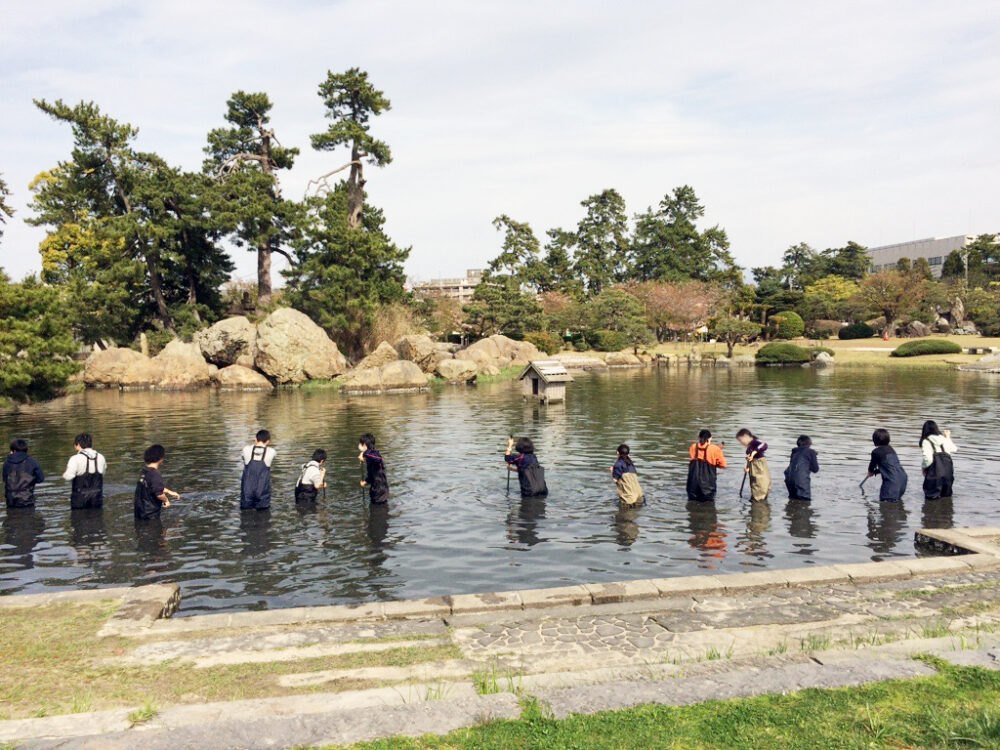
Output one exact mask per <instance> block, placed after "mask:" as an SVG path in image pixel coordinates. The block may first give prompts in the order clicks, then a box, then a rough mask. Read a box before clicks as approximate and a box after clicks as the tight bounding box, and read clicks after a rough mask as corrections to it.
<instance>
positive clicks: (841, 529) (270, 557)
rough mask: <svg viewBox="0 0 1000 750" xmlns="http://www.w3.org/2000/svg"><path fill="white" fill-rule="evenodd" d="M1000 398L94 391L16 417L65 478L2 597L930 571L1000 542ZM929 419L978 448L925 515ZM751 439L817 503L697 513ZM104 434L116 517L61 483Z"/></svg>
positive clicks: (870, 392) (924, 377)
mask: <svg viewBox="0 0 1000 750" xmlns="http://www.w3.org/2000/svg"><path fill="white" fill-rule="evenodd" d="M998 387H1000V379H991V378H984V377H980V376H978V375H974V374H964V373H942V372H937V371H933V372H907V373H903V374H900V373H895V372H861V371H854V372H852V371H850V370H841V371H810V370H797V369H796V370H760V371H757V370H753V369H733V370H727V369H721V368H720V369H719V370H692V371H686V370H681V371H660V372H651V371H633V372H624V373H612V374H601V375H584V376H580V377H578V378H577V380H576V382H575V383H573V384H572V385H571V386H570V391H569V398H568V400H567V401H566V403H565V404H559V405H552V406H548V407H543V406H539V405H537V404H534V403H530V402H524V401H523V400H522V399H521V398H520V395H519V391H518V389H517V386H516V384H512V383H506V384H498V385H492V386H485V387H481V388H478V389H461V388H446V389H441V390H437V391H434V392H432V393H429V394H407V395H400V396H386V397H345V396H343V395H340V394H335V393H323V392H316V393H302V392H296V391H282V392H279V393H274V394H267V393H247V394H240V393H221V392H216V391H200V392H195V393H169V394H165V393H120V392H117V391H90V392H87V393H84V394H78V395H75V396H72V397H70V398H67V399H64V400H60V401H57V402H52V403H49V404H42V405H37V406H34V407H32V408H30V409H28V410H26V411H23V412H21V413H19V414H17V415H7V416H2V417H0V439H8V438H9V437H12V436H14V435H17V436H19V437H25V438H27V439H28V440H29V441H30V442H31V446H32V453H33V454H34V455H36V456H37V457H38V459H39V460H40V461H41V463H42V466H43V467H44V469H45V470H46V473H47V474H48V475H49V476H51V477H54V478H55V479H54V480H53V481H50V482H47V483H46V484H43V485H40V486H39V488H38V492H37V498H38V505H37V507H36V508H35V509H25V510H23V511H18V510H12V511H7V510H4V511H0V512H3V514H4V515H3V520H2V526H0V591H3V592H5V593H9V592H37V591H43V590H46V589H57V588H67V587H73V586H101V585H111V584H135V583H151V582H163V581H177V582H179V583H180V584H181V586H182V588H183V600H182V605H181V606H182V612H181V613H182V614H190V613H195V612H205V611H217V610H225V609H240V608H265V607H279V606H290V605H302V604H316V603H334V602H352V601H360V600H366V599H387V598H399V597H407V596H428V595H436V594H446V593H452V592H463V591H488V590H495V589H510V588H519V587H536V586H553V585H564V584H567V583H579V582H585V581H602V580H603V581H608V580H619V579H626V578H640V577H658V576H666V575H685V574H695V573H699V572H732V571H739V570H745V569H747V568H748V567H750V568H761V567H778V566H783V567H788V566H795V565H815V564H829V563H833V562H843V561H863V560H871V559H885V558H891V557H894V556H900V555H905V556H910V555H913V554H914V549H913V542H912V539H913V531H914V529H915V528H917V527H919V526H929V527H944V528H947V527H950V526H952V525H995V524H996V523H997V511H996V508H997V505H996V501H997V496H998V489H1000V469H998V466H997V464H996V462H995V460H994V459H993V457H992V456H991V455H990V454H989V451H990V446H995V445H996V444H997V443H998V442H1000V426H998V424H997V420H996V395H997V390H998ZM927 418H934V419H937V420H938V421H939V422H940V423H941V424H942V426H947V427H950V428H951V429H952V430H953V432H954V435H955V438H956V441H957V442H958V443H959V444H960V446H961V448H962V451H961V452H960V453H959V454H957V455H956V457H955V465H956V474H957V478H958V482H957V484H956V493H957V494H956V496H955V498H954V499H946V500H935V501H927V502H923V498H922V497H920V495H919V482H915V481H913V478H914V477H918V476H919V474H920V468H919V466H920V457H919V450H918V448H917V445H916V443H917V438H918V436H919V432H920V426H921V424H922V423H923V421H924V420H925V419H927ZM744 426H746V427H750V428H752V429H753V430H754V432H755V433H756V434H758V435H761V436H762V437H763V438H764V439H765V440H767V441H768V442H769V443H770V445H771V451H770V454H769V455H770V458H771V463H772V467H773V469H774V470H775V471H776V472H780V471H781V470H782V469H783V468H784V461H785V459H786V458H787V456H788V453H789V452H790V451H791V449H792V447H794V440H795V438H796V437H797V436H798V435H799V434H801V433H803V432H806V433H809V434H810V435H811V436H812V438H813V442H814V445H815V447H816V449H817V451H818V452H819V460H820V466H821V470H820V473H819V474H818V475H816V476H815V477H814V479H813V497H814V499H813V501H812V502H811V503H805V502H801V501H788V500H787V499H786V497H785V494H784V492H783V491H782V488H780V487H778V486H777V485H776V488H775V491H774V492H773V493H772V496H771V497H770V499H769V502H767V503H756V504H752V503H749V502H746V501H741V500H740V498H739V497H738V490H739V480H740V479H741V475H740V472H739V471H738V469H736V470H734V469H733V468H730V469H727V470H723V471H720V474H719V494H718V501H717V502H716V503H715V504H699V503H687V502H686V495H685V490H684V484H685V478H686V470H687V446H688V444H689V443H690V442H691V441H692V440H693V439H694V437H695V435H696V434H697V432H698V430H699V429H700V428H702V427H707V428H709V429H711V430H712V431H713V432H715V433H716V434H717V435H719V436H720V437H721V438H722V439H728V440H729V442H730V446H729V448H728V450H727V453H728V454H729V458H730V459H731V460H732V459H735V458H737V457H738V453H739V452H738V451H737V450H735V447H736V446H735V443H734V441H733V440H732V439H731V438H729V436H730V435H732V434H734V433H735V431H736V430H737V429H738V428H740V427H744ZM880 426H886V427H888V428H889V429H890V430H891V432H892V437H893V445H894V446H895V447H896V450H897V452H898V453H899V455H900V459H901V461H902V462H903V465H904V467H905V468H906V469H907V471H908V472H909V474H910V476H911V489H910V493H909V494H908V495H907V496H906V497H905V499H904V501H903V503H901V504H888V503H879V502H878V501H877V499H875V498H877V495H878V493H877V487H874V488H866V489H868V490H869V492H868V493H867V495H865V496H863V495H862V494H861V493H860V492H859V491H858V482H859V481H860V479H861V477H863V476H864V472H865V468H866V465H867V456H868V454H869V452H870V450H871V441H870V435H871V432H872V430H873V429H874V428H875V427H880ZM260 427H267V428H268V429H270V430H271V433H272V435H273V436H274V444H275V447H276V448H277V449H278V459H277V461H276V462H275V465H274V474H273V485H274V501H273V504H272V510H271V512H270V513H256V512H254V513H249V514H241V513H240V512H239V510H238V506H239V475H240V463H239V451H240V449H241V448H242V446H243V445H244V444H246V443H247V442H248V441H249V439H250V436H251V435H252V434H253V433H254V432H255V431H256V430H257V429H258V428H260ZM84 430H86V431H90V432H92V433H94V435H95V439H96V447H97V448H98V449H99V450H100V451H101V452H102V453H104V454H105V455H106V456H107V458H108V465H109V470H108V475H107V477H106V482H105V487H106V492H107V498H106V501H105V507H104V509H103V511H96V512H95V511H83V512H73V513H71V512H70V510H69V507H68V506H69V497H68V496H69V490H68V486H66V485H65V484H63V483H62V481H61V480H59V479H58V475H59V473H61V471H62V468H63V466H64V465H65V461H66V459H67V458H68V456H69V453H70V452H71V447H72V446H71V445H70V443H71V442H72V438H73V435H75V434H76V433H77V432H80V431H84ZM367 431H372V432H374V433H375V434H376V435H377V437H378V439H379V445H380V448H382V450H383V453H384V454H385V457H386V461H387V465H388V471H389V475H390V476H389V480H390V485H391V487H392V497H391V499H390V502H389V504H388V505H387V506H376V507H374V508H370V507H368V506H367V504H366V503H365V502H364V499H363V492H362V490H361V489H360V488H359V487H358V465H357V461H356V459H355V455H356V445H357V437H358V435H359V434H360V433H361V432H367ZM510 432H514V433H515V434H518V435H520V434H529V435H531V436H532V437H533V438H534V440H535V444H536V446H537V448H538V453H539V456H540V458H541V461H542V464H543V465H544V466H545V468H546V474H547V478H548V483H549V487H550V494H549V496H548V497H547V498H531V499H525V500H522V499H521V498H520V497H518V496H517V495H516V491H515V493H512V495H510V496H508V495H507V493H506V484H507V475H506V471H505V469H504V467H503V464H502V461H501V460H500V453H499V451H500V450H501V448H502V446H503V443H504V440H505V438H506V436H507V435H508V434H509V433H510ZM152 442H161V443H163V444H164V445H165V446H166V448H167V464H166V465H165V467H164V476H165V479H166V483H167V485H168V486H170V487H171V488H173V489H177V490H178V491H180V492H181V493H182V499H181V500H180V501H179V502H177V503H176V504H175V506H174V507H172V508H169V509H167V510H165V511H164V512H163V515H162V518H161V519H160V521H152V522H146V523H139V524H137V523H135V522H134V521H133V518H132V507H131V506H132V489H133V487H134V486H135V478H136V475H137V473H138V471H139V469H140V467H141V465H142V451H143V449H144V448H145V447H146V446H147V445H149V444H150V443H152ZM620 442H627V443H629V445H630V446H631V447H632V455H633V456H634V458H635V460H636V464H637V466H638V471H639V475H640V480H641V482H642V485H643V489H644V491H645V493H646V497H647V503H646V504H645V505H643V506H641V507H639V508H625V507H621V506H620V505H619V504H618V502H617V497H616V494H615V490H614V487H613V485H612V483H611V480H610V478H609V477H608V474H607V467H608V466H609V465H610V463H611V462H612V460H613V456H614V448H615V446H617V445H618V443H620ZM319 447H322V448H325V449H326V450H327V451H328V452H329V453H330V460H329V462H328V467H329V473H328V476H327V481H328V484H329V487H328V489H327V494H326V498H325V500H324V499H323V498H320V500H319V501H318V502H317V503H316V504H315V505H311V506H310V505H306V506H297V505H296V504H295V502H294V500H293V496H292V490H293V487H294V484H295V480H296V479H297V477H298V473H299V469H300V466H301V465H302V463H304V462H305V461H306V460H307V459H308V458H309V456H310V454H311V453H312V451H313V450H314V449H315V448H319ZM733 463H734V464H736V465H737V466H738V464H737V462H736V461H733ZM972 477H974V478H975V483H974V484H973V481H972V480H971V478H972ZM872 483H874V484H877V483H878V480H877V479H873V480H871V482H869V484H872ZM912 485H916V487H913V486H912ZM918 504H920V506H919V508H918ZM918 511H919V512H918Z"/></svg>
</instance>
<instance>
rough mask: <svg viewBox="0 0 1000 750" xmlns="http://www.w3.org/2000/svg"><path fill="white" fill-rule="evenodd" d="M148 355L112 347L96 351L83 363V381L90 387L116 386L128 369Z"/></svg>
mask: <svg viewBox="0 0 1000 750" xmlns="http://www.w3.org/2000/svg"><path fill="white" fill-rule="evenodd" d="M148 360H149V357H146V356H145V355H143V354H141V353H139V352H137V351H135V350H134V349H121V348H118V347H113V348H111V349H103V350H101V351H96V352H94V353H93V354H91V355H90V356H89V357H87V361H86V362H85V363H84V365H83V382H84V384H85V385H88V386H91V387H98V388H100V387H118V386H120V385H121V384H122V377H123V376H124V375H125V373H126V372H127V371H128V369H129V368H130V367H131V366H132V365H134V364H136V363H137V362H143V361H148Z"/></svg>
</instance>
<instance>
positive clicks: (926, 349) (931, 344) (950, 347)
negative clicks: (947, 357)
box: [889, 339, 962, 357]
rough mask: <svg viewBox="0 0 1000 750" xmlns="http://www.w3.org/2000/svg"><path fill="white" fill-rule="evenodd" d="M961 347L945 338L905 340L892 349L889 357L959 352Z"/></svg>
mask: <svg viewBox="0 0 1000 750" xmlns="http://www.w3.org/2000/svg"><path fill="white" fill-rule="evenodd" d="M961 353H962V347H961V346H959V345H958V344H956V343H955V342H954V341H948V340H946V339H919V340H917V341H907V342H906V343H905V344H900V345H899V346H897V347H896V348H895V349H893V350H892V353H891V354H890V355H889V356H890V357H919V356H920V355H922V354H961Z"/></svg>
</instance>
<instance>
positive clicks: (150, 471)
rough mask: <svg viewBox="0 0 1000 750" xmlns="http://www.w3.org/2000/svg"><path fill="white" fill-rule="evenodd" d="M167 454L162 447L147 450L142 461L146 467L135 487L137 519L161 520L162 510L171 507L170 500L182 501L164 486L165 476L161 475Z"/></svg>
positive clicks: (134, 502)
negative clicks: (161, 468)
mask: <svg viewBox="0 0 1000 750" xmlns="http://www.w3.org/2000/svg"><path fill="white" fill-rule="evenodd" d="M166 456H167V452H166V451H165V450H164V449H163V446H162V445H151V446H149V447H148V448H146V452H145V453H144V454H143V456H142V460H143V461H145V463H146V465H145V467H143V469H142V472H141V473H140V474H139V481H138V482H136V485H135V497H134V499H133V510H134V511H135V517H136V518H137V519H139V520H142V521H145V520H148V519H150V518H159V517H160V509H161V508H169V507H170V498H171V497H173V498H174V499H175V500H180V497H181V496H180V495H178V494H177V493H176V492H174V491H173V490H169V489H167V488H166V486H164V484H163V475H162V474H160V467H161V466H162V465H163V459H164V458H166Z"/></svg>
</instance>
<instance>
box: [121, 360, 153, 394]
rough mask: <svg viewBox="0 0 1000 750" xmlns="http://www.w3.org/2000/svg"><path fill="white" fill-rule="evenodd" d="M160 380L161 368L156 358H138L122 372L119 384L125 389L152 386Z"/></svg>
mask: <svg viewBox="0 0 1000 750" xmlns="http://www.w3.org/2000/svg"><path fill="white" fill-rule="evenodd" d="M159 380H160V368H159V365H158V363H157V361H156V359H155V358H150V357H143V358H142V359H141V360H136V361H135V362H133V363H132V364H131V365H129V368H128V369H127V370H126V371H125V372H124V373H122V376H121V378H120V379H119V381H118V385H120V386H121V387H122V388H125V389H129V390H131V389H135V388H152V387H153V386H154V385H156V384H157V383H158V382H159Z"/></svg>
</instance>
